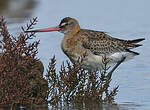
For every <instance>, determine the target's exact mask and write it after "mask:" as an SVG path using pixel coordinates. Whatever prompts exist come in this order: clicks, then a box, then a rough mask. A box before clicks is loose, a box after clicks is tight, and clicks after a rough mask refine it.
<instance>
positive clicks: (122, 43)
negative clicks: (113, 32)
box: [82, 30, 139, 55]
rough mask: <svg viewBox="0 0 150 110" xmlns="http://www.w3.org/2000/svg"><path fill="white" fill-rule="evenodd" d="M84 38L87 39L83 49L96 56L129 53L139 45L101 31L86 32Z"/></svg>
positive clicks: (84, 41) (83, 43)
mask: <svg viewBox="0 0 150 110" xmlns="http://www.w3.org/2000/svg"><path fill="white" fill-rule="evenodd" d="M82 36H83V37H84V38H85V39H84V40H83V41H82V45H83V47H84V48H85V49H88V50H90V51H91V52H92V53H93V54H95V55H102V54H113V53H115V52H120V51H127V50H129V49H131V48H135V47H137V46H138V45H139V44H132V43H130V42H131V41H130V40H122V39H117V38H112V37H111V36H109V35H107V34H106V33H105V32H99V31H91V30H86V31H84V33H83V34H82Z"/></svg>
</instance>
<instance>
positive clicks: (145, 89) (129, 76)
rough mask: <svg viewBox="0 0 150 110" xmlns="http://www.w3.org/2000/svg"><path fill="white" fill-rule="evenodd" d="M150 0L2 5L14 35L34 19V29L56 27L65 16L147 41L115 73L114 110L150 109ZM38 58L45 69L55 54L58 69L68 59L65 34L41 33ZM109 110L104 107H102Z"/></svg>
mask: <svg viewBox="0 0 150 110" xmlns="http://www.w3.org/2000/svg"><path fill="white" fill-rule="evenodd" d="M149 4H150V1H149V0H124V1H122V0H115V1H114V0H113V1H110V0H95V1H87V0H82V1H81V0H74V1H71V0H61V1H60V0H53V1H48V0H47V1H46V0H41V1H40V0H5V1H3V2H0V15H3V16H5V17H6V18H7V21H8V28H9V30H10V31H11V32H12V34H18V33H19V32H20V26H23V25H25V24H26V22H27V21H28V20H29V19H30V18H32V17H38V21H39V22H38V24H37V25H36V26H35V28H43V27H44V28H45V27H50V26H56V25H58V24H59V22H60V20H61V19H62V18H64V17H66V16H70V17H74V18H76V19H77V20H78V21H79V23H80V25H81V27H82V28H87V29H93V30H101V31H105V32H108V34H110V35H111V36H114V37H117V38H122V39H136V38H143V37H144V38H146V40H145V41H143V42H142V44H143V46H142V47H139V48H137V49H135V51H138V52H139V53H141V54H140V55H139V56H137V57H135V58H134V59H133V60H130V61H128V62H125V63H123V64H122V65H121V66H120V67H119V68H118V69H117V70H116V71H115V72H114V74H113V77H112V87H113V86H115V85H119V92H118V95H117V96H116V103H117V104H118V106H117V107H118V108H116V109H114V110H142V109H143V110H150V94H149V93H150V73H149V71H150V68H149V67H150V58H149V56H150V52H149V50H150V49H148V48H149V42H150V38H149V36H150V22H149V20H150V14H149V10H150V7H149ZM36 35H37V37H36V39H40V46H39V53H38V56H39V58H40V59H41V60H42V61H43V63H44V65H45V67H47V65H48V61H49V59H50V58H51V57H53V55H54V54H55V55H56V59H57V66H58V68H59V67H60V65H61V62H62V61H64V60H66V59H68V58H67V57H66V56H65V55H64V54H63V52H62V51H61V49H60V43H61V39H62V37H63V35H62V34H61V33H58V32H52V33H38V34H36ZM103 109H104V110H106V109H105V108H103Z"/></svg>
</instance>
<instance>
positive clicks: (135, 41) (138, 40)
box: [128, 38, 145, 48]
mask: <svg viewBox="0 0 150 110" xmlns="http://www.w3.org/2000/svg"><path fill="white" fill-rule="evenodd" d="M143 40H145V38H140V39H135V40H129V41H128V42H129V44H130V45H132V46H131V47H133V48H136V47H139V46H142V44H137V43H139V42H141V41H143Z"/></svg>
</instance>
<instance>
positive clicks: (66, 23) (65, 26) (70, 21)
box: [26, 17, 80, 34]
mask: <svg viewBox="0 0 150 110" xmlns="http://www.w3.org/2000/svg"><path fill="white" fill-rule="evenodd" d="M79 30H80V26H79V23H78V21H77V20H75V19H74V18H70V17H66V18H64V19H62V20H61V22H60V24H59V25H58V26H56V27H50V28H45V29H37V30H31V31H26V32H51V31H59V32H61V33H64V34H70V33H71V34H73V33H75V32H77V31H79Z"/></svg>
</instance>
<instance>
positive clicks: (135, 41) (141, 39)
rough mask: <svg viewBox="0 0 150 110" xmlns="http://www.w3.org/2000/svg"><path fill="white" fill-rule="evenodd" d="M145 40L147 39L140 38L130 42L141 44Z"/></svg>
mask: <svg viewBox="0 0 150 110" xmlns="http://www.w3.org/2000/svg"><path fill="white" fill-rule="evenodd" d="M143 40H145V38H140V39H135V40H130V42H131V43H139V42H141V41H143Z"/></svg>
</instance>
